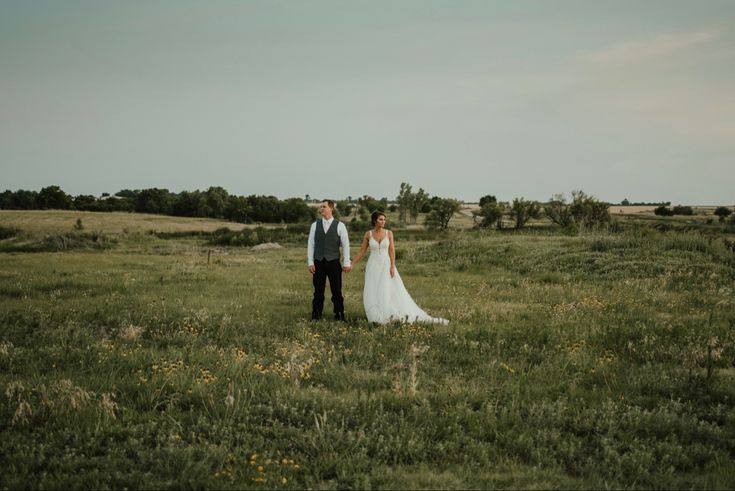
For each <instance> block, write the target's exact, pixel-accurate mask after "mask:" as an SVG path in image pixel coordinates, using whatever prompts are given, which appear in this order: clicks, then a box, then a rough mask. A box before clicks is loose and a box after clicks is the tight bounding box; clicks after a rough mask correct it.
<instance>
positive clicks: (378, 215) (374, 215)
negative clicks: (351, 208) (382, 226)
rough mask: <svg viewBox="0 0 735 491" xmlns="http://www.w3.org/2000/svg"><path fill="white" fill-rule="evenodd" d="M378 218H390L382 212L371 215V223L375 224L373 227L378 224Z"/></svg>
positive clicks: (377, 211)
mask: <svg viewBox="0 0 735 491" xmlns="http://www.w3.org/2000/svg"><path fill="white" fill-rule="evenodd" d="M378 217H385V218H386V219H387V218H388V217H387V216H386V214H385V213H383V212H382V211H379V210H376V211H374V212H373V213H372V214H371V215H370V221H371V222H373V226H375V224H376V223H377V222H378Z"/></svg>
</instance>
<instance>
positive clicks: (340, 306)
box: [311, 259, 345, 319]
mask: <svg viewBox="0 0 735 491" xmlns="http://www.w3.org/2000/svg"><path fill="white" fill-rule="evenodd" d="M314 266H315V267H316V271H315V272H314V276H313V278H312V281H313V283H314V300H312V302H311V317H312V318H313V319H318V318H320V317H321V316H322V310H324V289H325V287H326V286H327V278H329V289H330V290H331V292H332V304H333V305H334V313H335V314H344V311H345V306H344V297H342V266H341V265H340V264H339V259H336V260H334V261H314Z"/></svg>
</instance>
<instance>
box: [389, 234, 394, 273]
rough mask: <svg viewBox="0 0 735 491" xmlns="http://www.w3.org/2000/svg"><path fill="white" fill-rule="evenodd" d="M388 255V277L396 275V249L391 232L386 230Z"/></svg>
mask: <svg viewBox="0 0 735 491" xmlns="http://www.w3.org/2000/svg"><path fill="white" fill-rule="evenodd" d="M388 255H389V256H390V277H391V278H393V277H394V276H395V274H396V248H395V245H394V244H393V232H391V231H390V230H388Z"/></svg>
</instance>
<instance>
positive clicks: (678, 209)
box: [671, 205, 694, 216]
mask: <svg viewBox="0 0 735 491" xmlns="http://www.w3.org/2000/svg"><path fill="white" fill-rule="evenodd" d="M671 212H672V214H673V215H687V216H691V215H694V210H693V209H692V207H691V206H681V205H677V206H675V207H674V209H673V210H671Z"/></svg>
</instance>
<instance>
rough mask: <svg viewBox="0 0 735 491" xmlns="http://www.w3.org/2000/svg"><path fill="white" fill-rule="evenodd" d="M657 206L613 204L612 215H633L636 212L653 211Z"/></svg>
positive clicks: (610, 209)
mask: <svg viewBox="0 0 735 491" xmlns="http://www.w3.org/2000/svg"><path fill="white" fill-rule="evenodd" d="M655 209H656V207H655V206H611V207H610V208H609V211H610V214H611V215H632V214H636V213H653V210H655Z"/></svg>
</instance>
